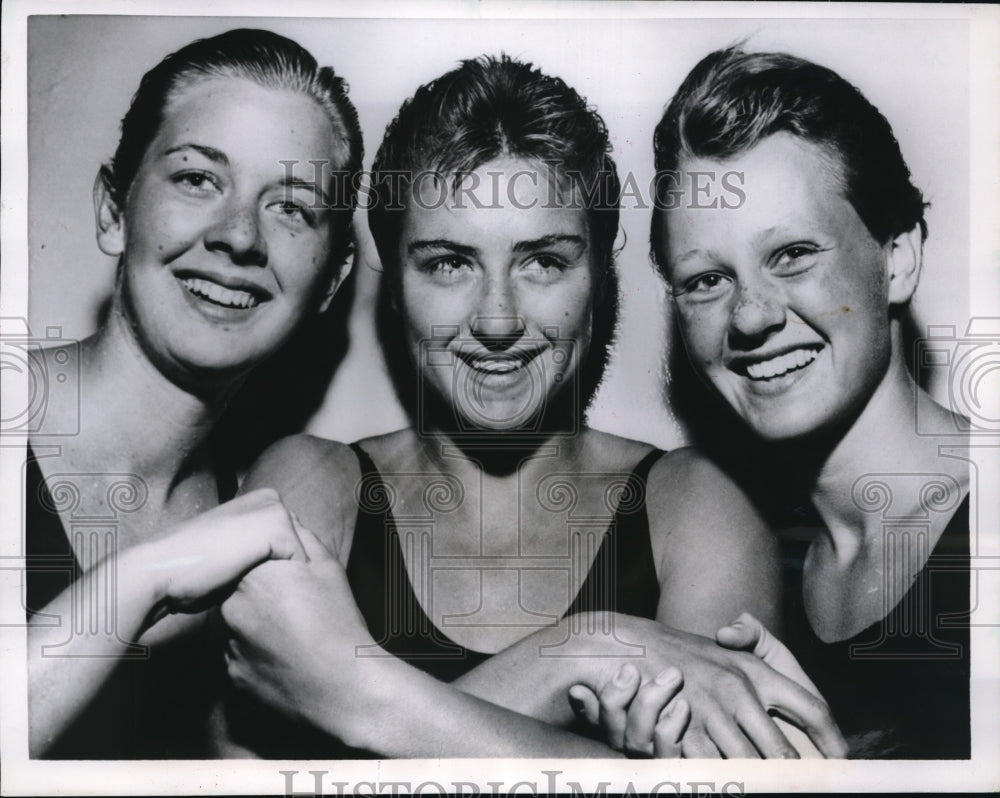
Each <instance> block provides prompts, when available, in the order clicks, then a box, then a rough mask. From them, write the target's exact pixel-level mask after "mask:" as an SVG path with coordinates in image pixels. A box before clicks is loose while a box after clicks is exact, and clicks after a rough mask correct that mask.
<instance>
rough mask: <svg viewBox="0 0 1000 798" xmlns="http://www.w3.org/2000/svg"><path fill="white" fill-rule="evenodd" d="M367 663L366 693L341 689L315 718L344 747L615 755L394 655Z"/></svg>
mask: <svg viewBox="0 0 1000 798" xmlns="http://www.w3.org/2000/svg"><path fill="white" fill-rule="evenodd" d="M369 664H370V665H371V666H372V667H367V666H366V668H365V669H364V670H365V672H366V675H365V677H364V683H365V685H366V687H365V689H364V690H357V691H346V692H347V693H348V696H349V697H347V698H346V699H341V700H340V702H339V703H337V702H336V701H335V699H334V698H333V697H332V696H331V697H330V698H329V699H327V701H325V704H326V706H327V709H326V710H325V711H324V712H323V713H322V715H323V716H322V717H320V718H314V722H317V723H318V725H320V726H321V728H323V729H324V730H325V731H327V732H328V733H331V734H333V735H335V736H337V737H339V738H340V739H342V740H343V741H344V742H346V743H347V744H348V745H351V746H354V747H357V748H362V749H366V750H370V751H374V752H376V753H378V754H380V755H382V756H386V757H403V758H439V757H556V758H558V757H567V758H570V757H591V758H606V757H618V756H620V754H618V753H617V752H615V751H613V750H611V749H610V748H608V747H607V746H605V745H603V744H602V743H598V742H596V741H593V740H590V739H587V738H585V737H581V736H579V735H576V734H573V733H571V732H568V731H564V730H562V729H558V728H556V727H554V726H552V725H549V724H548V723H545V722H543V721H541V720H538V719H535V718H532V717H527V716H526V715H524V714H520V713H518V712H515V711H512V710H510V709H507V708H504V707H501V706H498V705H496V704H494V703H491V702H490V701H487V700H483V699H482V698H480V697H477V696H476V695H474V694H467V693H466V692H464V691H462V690H459V689H456V687H454V686H452V685H448V684H443V683H441V682H439V681H437V680H436V679H434V678H432V677H431V676H428V675H427V674H425V673H423V672H421V671H418V670H417V669H415V668H412V667H410V666H408V665H406V664H405V663H403V662H402V661H400V660H397V659H394V658H391V657H386V658H377V659H376V658H373V662H372V663H369ZM522 689H523V685H522ZM338 692H339V691H338ZM340 695H344V693H342V692H341V693H340ZM564 700H565V699H564Z"/></svg>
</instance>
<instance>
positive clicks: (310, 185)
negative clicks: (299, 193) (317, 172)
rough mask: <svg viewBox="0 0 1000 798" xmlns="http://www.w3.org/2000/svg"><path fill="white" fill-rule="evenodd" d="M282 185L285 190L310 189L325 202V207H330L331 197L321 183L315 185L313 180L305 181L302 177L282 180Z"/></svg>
mask: <svg viewBox="0 0 1000 798" xmlns="http://www.w3.org/2000/svg"><path fill="white" fill-rule="evenodd" d="M281 185H282V186H284V187H285V188H305V189H308V190H309V191H312V192H314V193H315V194H316V196H318V197H319V198H320V199H321V200H322V201H323V204H324V205H326V206H328V207H329V206H330V197H329V195H328V194H327V193H326V191H325V190H324V189H323V187H322V186H321V185H320V184H319V183H315V182H313V181H312V180H303V179H302V178H301V177H289V178H285V179H284V180H282V181H281Z"/></svg>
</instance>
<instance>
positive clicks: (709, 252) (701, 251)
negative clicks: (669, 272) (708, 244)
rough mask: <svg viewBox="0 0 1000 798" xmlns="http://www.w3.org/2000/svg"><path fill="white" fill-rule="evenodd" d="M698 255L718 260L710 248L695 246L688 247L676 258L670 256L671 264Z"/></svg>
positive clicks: (676, 264) (679, 262) (682, 261)
mask: <svg viewBox="0 0 1000 798" xmlns="http://www.w3.org/2000/svg"><path fill="white" fill-rule="evenodd" d="M699 255H707V256H708V257H710V258H714V259H715V260H718V256H717V255H716V254H715V253H714V252H713V251H712V250H710V249H701V248H700V247H696V248H695V249H689V250H688V251H687V252H685V253H684V254H683V255H678V256H677V257H676V258H671V259H670V260H671V264H672V265H674V266H678V265H680V264H681V263H684V261H687V260H691V259H692V258H696V257H698V256H699Z"/></svg>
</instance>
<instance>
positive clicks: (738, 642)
mask: <svg viewBox="0 0 1000 798" xmlns="http://www.w3.org/2000/svg"><path fill="white" fill-rule="evenodd" d="M715 639H716V642H718V644H719V645H720V646H725V647H726V648H729V649H732V650H734V651H749V652H750V653H752V654H754V655H755V656H758V657H760V658H761V659H762V660H763V661H764V662H766V663H767V664H768V665H770V666H771V667H772V668H774V669H775V670H776V671H778V673H782V674H784V675H785V676H787V677H788V678H789V679H792V680H793V681H796V682H798V683H799V684H800V685H802V686H803V687H804V688H806V689H807V690H809V691H811V692H812V693H813V694H814V695H815V696H816V697H817V698H822V696H821V695H820V692H819V690H818V689H817V688H816V685H815V684H813V682H812V680H811V679H810V678H809V677H808V676H807V675H806V673H805V671H804V670H802V667H801V666H800V665H799V663H798V660H796V659H795V657H794V656H793V655H792V652H791V651H789V650H788V649H787V648H786V647H785V645H784V644H783V643H782V642H781V641H780V640H778V638H776V637H775V636H774V635H772V634H771V633H770V632H769V631H768V630H767V629H766V628H765V627H764V625H763V624H762V623H761V622H760V621H758V620H757V619H756V618H755V617H754V616H753V615H751V614H750V613H748V612H744V613H742V614H741V615H740V616H739V617H738V618H737V619H736V620H735V621H733V622H732V623H731V624H729V626H723V627H722V628H721V629H719V630H718V631H717V632H716V633H715ZM778 723H779V724H780V725H781V727H782V731H783V732H784V734H785V736H786V737H788V738H789V740H790V741H791V742H792V743H793V744H794V745H795V748H796V750H798V752H799V756H801V757H803V758H818V757H822V756H823V754H822V752H821V751H819V749H817V748H816V746H815V745H813V743H812V741H811V740H810V739H809V738H808V737H807V736H806V735H805V734H803V733H802V731H801V730H800V729H798V728H796V727H795V726H791V725H789V724H787V723H784V722H783V721H782V720H781V719H780V718H779V719H778Z"/></svg>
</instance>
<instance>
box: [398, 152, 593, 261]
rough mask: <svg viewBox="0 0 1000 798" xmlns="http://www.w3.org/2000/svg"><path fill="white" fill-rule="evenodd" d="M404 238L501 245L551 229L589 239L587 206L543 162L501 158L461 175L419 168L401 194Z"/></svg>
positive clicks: (530, 238) (557, 232) (539, 236)
mask: <svg viewBox="0 0 1000 798" xmlns="http://www.w3.org/2000/svg"><path fill="white" fill-rule="evenodd" d="M405 202H406V212H405V214H404V224H403V235H404V238H409V237H414V236H419V237H421V238H425V237H440V238H454V237H459V238H463V239H465V238H468V239H474V240H476V241H478V242H480V244H485V243H487V242H489V243H492V244H496V245H498V246H499V245H503V244H504V243H516V242H517V241H524V240H535V239H538V238H542V237H543V236H547V235H553V234H560V233H562V234H569V235H576V236H580V237H582V238H584V239H585V240H589V234H588V224H587V211H586V208H585V207H584V205H583V203H582V202H581V201H578V199H577V201H574V198H573V196H572V192H571V191H569V189H568V186H567V184H566V182H565V181H564V180H560V179H559V177H558V176H557V175H556V174H555V173H554V172H553V170H552V169H551V168H549V167H547V166H545V165H543V164H541V165H540V164H536V163H533V162H531V161H527V160H520V159H509V158H502V159H496V160H493V161H490V162H489V163H486V164H483V165H482V166H480V167H479V168H477V169H475V170H473V171H471V172H468V173H464V174H460V175H454V174H452V175H441V174H438V173H433V172H429V171H427V172H421V173H418V174H416V175H414V176H413V181H412V182H411V184H410V190H409V194H408V196H407V197H406V199H405Z"/></svg>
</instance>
